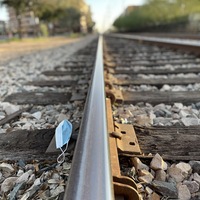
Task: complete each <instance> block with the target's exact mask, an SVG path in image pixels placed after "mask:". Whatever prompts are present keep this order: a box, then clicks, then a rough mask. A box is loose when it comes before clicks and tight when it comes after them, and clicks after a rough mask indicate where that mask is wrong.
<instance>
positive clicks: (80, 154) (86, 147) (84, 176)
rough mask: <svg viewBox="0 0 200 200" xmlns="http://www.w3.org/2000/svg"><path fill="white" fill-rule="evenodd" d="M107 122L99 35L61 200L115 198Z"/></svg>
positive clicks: (101, 39)
mask: <svg viewBox="0 0 200 200" xmlns="http://www.w3.org/2000/svg"><path fill="white" fill-rule="evenodd" d="M113 193H114V192H113V186H112V175H111V167H110V154H109V142H108V134H107V123H106V103H105V87H104V72H103V38H102V36H99V40H98V48H97V54H96V62H95V68H94V72H93V76H92V83H91V86H90V90H89V93H88V97H87V101H86V105H85V111H84V116H83V119H82V123H81V128H80V132H79V137H78V140H77V144H76V149H75V152H74V157H73V163H72V168H71V171H70V177H69V180H68V183H67V188H66V191H65V195H64V199H67V200H80V199H85V200H86V199H87V200H94V199H95V200H102V199H104V200H110V199H114V194H113Z"/></svg>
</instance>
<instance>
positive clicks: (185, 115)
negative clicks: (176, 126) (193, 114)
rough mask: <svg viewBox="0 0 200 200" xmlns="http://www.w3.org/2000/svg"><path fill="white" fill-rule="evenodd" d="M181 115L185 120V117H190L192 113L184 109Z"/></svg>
mask: <svg viewBox="0 0 200 200" xmlns="http://www.w3.org/2000/svg"><path fill="white" fill-rule="evenodd" d="M179 115H180V117H181V118H185V117H187V116H189V115H190V112H189V111H188V110H186V109H183V110H181V111H180V112H179Z"/></svg>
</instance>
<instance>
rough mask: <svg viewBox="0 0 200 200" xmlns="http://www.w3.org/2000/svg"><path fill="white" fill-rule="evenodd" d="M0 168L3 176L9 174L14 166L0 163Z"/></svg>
mask: <svg viewBox="0 0 200 200" xmlns="http://www.w3.org/2000/svg"><path fill="white" fill-rule="evenodd" d="M0 170H1V172H2V174H3V176H4V177H8V176H10V175H11V174H12V173H13V172H14V168H13V167H12V165H10V164H8V163H1V164H0Z"/></svg>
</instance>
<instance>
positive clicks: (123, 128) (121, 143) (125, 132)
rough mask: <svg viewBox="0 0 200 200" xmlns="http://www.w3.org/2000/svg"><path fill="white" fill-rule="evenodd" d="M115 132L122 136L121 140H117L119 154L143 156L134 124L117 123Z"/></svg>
mask: <svg viewBox="0 0 200 200" xmlns="http://www.w3.org/2000/svg"><path fill="white" fill-rule="evenodd" d="M115 132H117V133H118V134H120V136H121V139H117V148H118V151H119V153H121V154H123V153H124V154H131V155H139V154H141V150H140V146H139V144H138V140H137V137H136V134H135V130H134V128H133V125H132V124H119V123H117V122H115Z"/></svg>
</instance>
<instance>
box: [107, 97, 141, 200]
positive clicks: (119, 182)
mask: <svg viewBox="0 0 200 200" xmlns="http://www.w3.org/2000/svg"><path fill="white" fill-rule="evenodd" d="M106 107H107V125H108V133H109V134H110V133H113V132H114V122H113V116H112V108H111V102H110V99H106ZM117 140H118V139H116V138H115V137H110V138H109V143H110V157H111V165H112V176H113V186H114V193H115V196H117V197H119V196H120V197H124V198H126V199H127V200H140V197H139V194H138V192H137V185H136V183H135V182H134V180H133V179H131V178H129V177H126V176H122V175H121V172H120V166H119V158H118V152H117V145H116V141H117Z"/></svg>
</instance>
